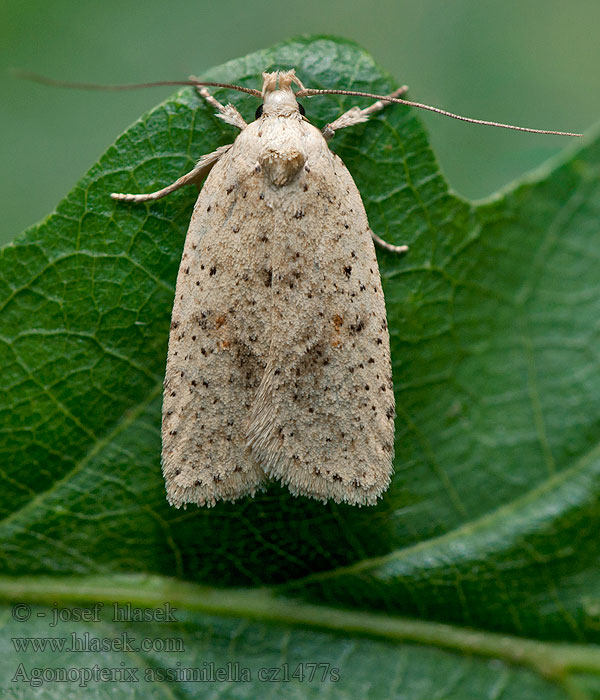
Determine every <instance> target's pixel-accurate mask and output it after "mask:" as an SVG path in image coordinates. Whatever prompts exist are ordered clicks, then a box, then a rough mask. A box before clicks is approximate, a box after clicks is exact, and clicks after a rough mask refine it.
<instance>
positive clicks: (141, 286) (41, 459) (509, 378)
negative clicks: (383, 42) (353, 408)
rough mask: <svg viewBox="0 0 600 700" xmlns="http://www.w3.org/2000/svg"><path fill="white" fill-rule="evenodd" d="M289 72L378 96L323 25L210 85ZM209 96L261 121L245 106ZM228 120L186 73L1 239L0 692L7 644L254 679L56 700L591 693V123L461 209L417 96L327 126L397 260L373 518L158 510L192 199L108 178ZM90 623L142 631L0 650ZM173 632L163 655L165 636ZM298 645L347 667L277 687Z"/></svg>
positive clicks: (351, 511) (308, 104) (598, 577)
mask: <svg viewBox="0 0 600 700" xmlns="http://www.w3.org/2000/svg"><path fill="white" fill-rule="evenodd" d="M291 67H295V68H296V70H297V73H298V75H299V76H300V77H301V79H302V80H303V82H304V83H305V84H306V85H309V86H311V87H339V88H348V89H354V90H369V91H371V92H378V93H385V92H389V91H391V90H392V89H393V88H394V87H396V84H395V83H394V81H393V80H392V78H391V77H390V76H388V75H387V74H386V73H385V72H384V71H382V70H381V69H380V68H378V67H377V66H376V65H375V63H374V62H373V60H372V59H371V58H370V57H369V56H368V55H367V54H366V53H365V52H364V51H362V50H361V49H360V48H358V47H357V46H355V45H354V44H351V43H349V42H346V41H343V40H339V39H332V38H327V37H308V38H299V39H296V40H293V41H290V42H287V43H285V44H281V45H278V46H276V47H274V48H273V49H269V50H267V51H261V52H258V53H256V54H252V55H250V56H247V57H246V58H243V59H239V60H236V61H232V62H230V63H228V64H226V65H224V66H222V67H220V68H217V69H214V70H212V71H210V72H209V73H207V74H205V75H204V76H203V77H205V78H206V79H213V80H222V81H227V82H233V83H237V84H243V85H248V86H251V87H258V86H260V73H261V71H263V70H267V69H273V68H279V69H285V68H291ZM215 94H216V95H217V96H218V97H219V98H221V99H223V100H228V99H231V101H232V102H234V103H235V104H236V105H237V106H238V107H239V108H240V110H241V111H242V114H244V115H245V116H246V117H247V118H248V119H250V118H251V117H252V115H253V114H254V111H255V109H256V101H255V100H253V98H251V97H248V96H246V95H240V94H238V93H234V94H231V93H230V92H228V93H224V92H221V91H216V93H215ZM107 101H108V98H107ZM354 101H355V100H353V98H343V97H341V96H329V97H319V98H312V99H310V100H305V108H306V112H307V116H308V117H309V118H310V119H311V121H313V122H314V123H315V124H317V125H319V126H321V125H324V124H325V123H326V122H328V121H331V120H333V119H334V118H335V117H336V116H337V115H339V114H340V112H341V111H342V110H343V109H345V108H348V107H349V106H351V105H352V104H353V103H354ZM107 108H108V106H107ZM465 128H476V127H465ZM234 138H235V130H234V129H233V128H232V127H228V126H226V125H224V124H223V123H222V122H221V121H220V120H218V119H217V118H216V117H215V116H214V114H213V110H212V109H211V108H209V107H207V106H206V105H205V104H204V102H203V101H201V100H200V99H199V98H198V97H197V96H196V95H195V94H194V92H193V91H192V90H191V89H185V90H182V91H181V92H179V93H178V94H177V95H175V96H174V97H173V98H171V99H170V100H168V101H166V102H165V103H163V104H161V105H159V106H158V107H157V108H156V109H154V110H153V111H152V112H150V113H149V114H147V115H144V116H143V117H142V118H141V119H140V120H139V121H138V122H136V123H135V124H134V125H133V126H132V127H131V128H130V129H129V130H128V131H127V132H126V133H125V134H124V135H123V136H121V137H120V138H119V139H118V140H117V141H116V143H115V144H114V146H111V147H110V148H109V149H108V151H107V152H106V153H105V154H104V155H103V156H102V157H101V158H100V159H99V161H98V162H97V163H96V164H95V165H94V166H93V167H92V169H91V170H90V171H89V172H88V173H87V175H86V176H85V177H84V178H83V179H82V180H81V181H80V182H79V183H78V184H77V185H76V186H75V188H74V189H73V191H72V192H71V193H70V194H69V195H68V196H67V197H66V198H65V199H64V200H63V201H62V202H61V203H60V204H59V206H58V207H57V210H56V212H54V213H53V214H51V215H50V216H49V217H48V218H47V219H46V220H44V221H43V222H42V223H41V224H39V225H38V226H36V227H34V228H33V229H30V230H29V231H27V232H25V233H24V234H23V235H22V236H20V237H18V238H17V239H16V240H15V242H14V243H13V244H12V245H10V246H8V247H6V248H5V249H4V250H2V252H1V257H0V296H1V297H2V300H1V302H0V303H1V308H2V313H1V316H0V323H1V331H0V371H1V372H2V380H1V382H0V386H1V387H2V402H1V404H0V411H1V416H2V425H1V432H0V436H1V437H0V455H1V462H0V465H1V466H0V469H1V470H2V471H1V473H2V481H3V489H2V491H1V492H0V509H1V510H2V521H1V522H0V538H1V541H2V547H1V551H0V572H1V573H2V575H3V576H2V578H0V597H2V599H3V600H5V601H10V602H13V603H21V604H23V605H25V604H29V603H32V604H33V603H36V604H40V605H41V606H45V607H41V608H39V609H38V608H34V609H33V610H32V612H31V618H30V619H29V620H27V621H21V620H19V619H18V614H17V619H15V618H14V617H13V616H12V613H14V610H15V608H9V607H7V608H6V609H5V612H4V613H3V615H4V621H5V635H4V636H3V639H2V641H1V642H0V644H1V647H0V648H2V651H3V652H4V653H3V654H2V655H1V656H0V669H1V670H2V675H1V677H2V678H3V679H4V683H5V687H6V689H7V692H10V693H13V694H15V693H16V694H15V695H12V696H13V697H30V693H31V692H32V691H31V688H30V686H28V685H27V684H26V682H25V681H24V680H23V678H22V677H19V678H17V680H14V682H13V679H14V676H15V673H16V671H17V669H18V667H19V663H21V662H22V663H23V664H24V668H25V670H28V671H29V672H30V671H31V669H32V668H34V667H35V668H46V667H49V668H54V669H56V668H68V667H77V668H83V667H86V668H87V667H91V666H93V665H94V663H96V662H97V663H99V665H100V666H102V667H106V668H115V669H119V668H123V666H122V665H121V664H124V666H127V667H136V668H138V669H140V671H139V674H140V675H141V676H143V675H144V673H145V669H150V672H152V670H153V669H156V668H158V667H169V668H174V667H175V666H176V664H177V662H180V663H181V667H186V668H187V667H196V668H202V665H203V664H204V663H206V664H210V663H211V662H214V664H215V665H216V666H217V667H221V668H225V667H227V664H228V663H229V662H231V663H235V662H238V663H239V664H240V665H241V666H242V667H248V668H249V670H250V675H251V676H252V680H250V681H248V682H246V681H243V680H241V679H239V680H238V681H236V680H235V679H230V680H229V681H218V680H215V681H206V682H202V683H201V682H199V681H197V682H194V681H186V680H181V679H180V678H179V679H177V680H172V681H171V680H170V681H168V682H161V681H151V680H148V681H145V680H143V681H142V682H139V683H137V684H135V683H127V682H125V681H123V682H118V681H119V679H114V678H113V680H112V681H110V682H106V683H102V682H100V683H96V684H95V685H94V683H92V684H91V685H90V688H88V689H87V690H86V689H85V688H82V687H80V686H79V685H78V683H77V682H68V681H65V682H60V681H59V680H56V679H54V680H52V679H51V680H49V681H48V682H44V685H43V688H44V692H47V693H49V695H48V697H55V696H56V697H65V695H64V693H65V692H66V691H67V690H68V691H69V692H72V693H73V697H80V696H81V697H83V695H84V693H85V694H86V695H87V693H88V692H92V695H93V694H94V693H95V694H97V696H98V697H104V695H103V693H105V692H106V689H107V688H109V687H110V688H113V689H114V690H115V691H118V692H117V695H116V696H114V695H113V697H121V696H123V697H136V698H137V697H147V696H148V695H149V694H151V693H153V694H156V696H157V697H162V696H163V695H164V696H167V697H194V696H196V695H197V694H198V693H204V692H210V693H214V694H215V696H216V695H217V694H219V695H220V696H221V697H240V698H245V697H248V698H254V697H262V695H264V694H267V693H272V694H277V695H278V696H279V695H282V696H283V697H313V696H317V695H318V694H319V693H325V694H327V693H328V694H329V695H330V696H331V697H336V698H338V697H339V698H357V697H360V698H363V697H364V698H384V697H385V698H387V697H397V698H410V699H412V698H424V699H430V698H436V699H437V698H483V697H490V698H500V697H503V698H519V700H520V699H522V698H530V697H531V698H539V697H544V698H567V697H568V698H577V699H583V698H593V697H600V647H598V646H597V645H598V642H599V641H600V593H599V591H600V568H599V566H598V564H599V553H600V539H599V538H598V535H597V533H598V526H599V524H600V506H599V503H598V494H599V493H600V448H598V438H599V436H600V418H599V416H600V373H599V369H600V366H599V365H600V361H599V355H598V352H597V349H596V342H597V336H598V332H599V323H598V311H600V286H599V284H598V274H597V259H598V252H597V246H595V245H594V241H595V238H597V235H598V233H599V228H600V226H599V224H598V221H599V220H600V219H599V214H600V169H599V164H600V139H597V138H596V139H595V140H594V138H589V139H587V140H586V141H584V144H583V146H582V147H580V148H579V150H575V147H574V146H571V147H570V148H569V150H568V151H567V153H566V155H564V156H563V157H562V158H561V159H560V160H558V161H556V162H554V163H552V164H551V165H549V166H548V167H546V168H544V169H543V170H541V171H539V172H536V173H535V174H533V175H532V176H530V177H529V178H528V179H526V180H524V181H523V182H521V183H519V184H517V185H515V186H513V187H512V188H510V189H508V190H506V191H505V192H503V193H501V194H499V195H498V196H497V197H494V198H493V199H491V200H489V201H487V202H483V203H479V204H477V205H475V204H471V203H469V202H465V201H463V200H461V199H459V198H457V197H456V196H455V195H453V194H452V193H451V192H450V191H449V190H448V186H447V184H446V182H445V181H444V178H443V177H442V175H441V174H440V172H439V170H438V168H437V164H436V161H435V158H434V156H433V154H432V153H431V151H430V149H429V147H428V144H427V139H426V136H425V134H424V132H423V129H422V127H421V125H420V122H419V120H418V117H417V116H416V114H415V112H414V111H412V110H409V109H408V108H404V107H401V106H398V105H395V106H393V107H389V108H387V109H386V110H385V111H384V112H383V113H382V114H379V115H377V116H375V117H373V118H372V119H371V120H370V121H369V122H368V123H366V124H362V125H360V126H357V127H354V128H352V129H348V130H347V131H346V133H345V132H344V131H342V132H340V133H339V134H338V135H336V137H335V139H334V140H333V142H332V148H334V149H335V150H336V152H337V153H339V154H340V156H341V157H342V159H343V160H344V162H345V163H346V165H347V166H348V167H349V169H350V171H351V172H352V174H353V176H354V178H355V180H356V183H357V185H358V187H359V189H360V191H361V193H362V196H363V200H364V203H365V206H366V209H367V213H368V215H369V220H370V222H371V226H372V228H373V230H374V231H376V232H377V233H378V234H379V235H380V236H382V237H383V238H385V239H386V240H388V241H390V242H392V243H408V244H409V245H410V252H409V254H408V255H406V256H405V257H398V256H395V255H393V254H390V253H388V252H385V251H384V252H380V253H379V254H378V255H379V260H380V265H381V272H382V278H383V282H384V290H385V293H386V304H387V309H388V320H389V327H390V334H391V341H392V356H393V361H394V381H395V388H396V400H397V410H398V418H397V421H396V433H397V440H396V460H395V468H396V474H395V477H394V481H393V484H392V487H391V488H390V490H389V492H388V493H387V494H386V497H385V498H384V499H383V501H382V502H381V503H380V504H379V505H378V506H376V507H373V508H362V509H358V508H353V507H350V506H339V505H335V504H329V505H326V506H324V505H322V504H320V503H316V502H313V501H310V500H308V499H304V498H293V497H291V496H290V495H289V494H288V493H287V492H286V491H285V490H283V489H281V488H280V487H279V486H278V485H273V487H272V488H271V489H270V490H269V491H268V492H267V493H266V494H262V495H260V496H258V497H256V498H254V499H246V500H244V501H241V502H239V503H236V504H223V503H222V504H219V505H217V506H216V507H215V508H212V509H202V510H199V509H191V508H190V509H188V510H181V511H180V510H176V509H172V508H170V507H169V506H168V505H167V503H166V500H165V496H164V486H163V482H162V476H161V472H160V457H159V455H160V435H159V425H160V395H161V384H162V373H163V369H164V362H165V353H166V342H167V334H168V327H169V314H170V308H171V303H172V297H173V291H174V283H175V277H176V273H177V267H178V261H179V256H180V254H181V248H182V245H183V240H184V236H185V231H186V228H187V222H188V220H189V217H190V213H191V208H192V206H193V202H194V192H193V191H192V188H186V189H184V190H182V191H179V192H177V193H175V194H173V195H171V196H170V197H168V198H166V199H165V200H161V201H159V202H155V203H152V204H143V205H124V204H122V203H115V202H113V201H112V200H111V199H110V197H109V193H110V192H113V191H120V192H138V191H151V190H153V189H158V188H160V187H162V186H164V185H166V184H168V183H170V182H172V181H173V180H175V179H177V177H179V176H180V175H181V174H183V173H184V172H187V171H188V170H189V169H190V168H191V166H192V165H193V164H194V162H195V161H196V160H197V159H198V157H199V156H200V155H202V154H203V153H208V152H210V151H212V150H214V149H215V148H216V147H217V146H219V145H222V144H226V143H230V142H231V141H232V140H233V139H234ZM515 138H535V137H531V136H524V135H515ZM578 146H579V144H578ZM134 574H135V575H136V576H135V577H132V575H134ZM124 575H127V576H125V577H124ZM167 600H169V601H174V602H173V604H174V605H176V606H177V607H178V608H179V611H178V613H177V616H176V618H177V619H176V620H174V621H170V622H164V623H161V622H157V621H154V622H153V621H146V622H134V621H132V622H123V621H119V620H116V621H115V620H113V619H112V615H111V614H110V604H112V603H113V602H115V603H119V604H124V603H126V602H127V601H130V602H133V603H134V604H137V605H140V606H150V607H151V608H160V606H161V605H162V604H163V603H164V602H165V601H167ZM94 601H102V602H105V603H106V609H105V610H104V613H103V615H102V616H101V617H100V618H99V619H98V620H97V621H87V622H86V621H83V622H78V621H75V620H67V621H65V622H62V623H60V624H59V625H57V627H55V628H50V627H49V621H51V619H52V615H53V614H54V613H53V611H54V610H55V609H57V608H61V607H62V608H65V609H66V610H67V612H66V613H64V614H65V615H66V616H68V615H69V612H68V611H69V610H71V611H72V610H73V606H75V605H77V604H78V603H80V602H81V603H82V604H85V605H90V604H93V602H94ZM53 603H56V606H53ZM11 611H12V612H11ZM38 613H39V614H40V616H38ZM44 616H45V617H44ZM85 632H88V633H89V635H91V636H93V637H105V638H111V639H112V638H118V637H119V636H120V635H121V634H123V633H128V634H130V635H131V636H133V637H135V638H138V639H142V638H148V639H154V640H159V642H156V644H155V646H154V648H153V649H152V650H149V651H136V652H135V653H134V652H131V651H120V650H119V649H115V648H111V649H110V650H107V651H106V653H105V654H92V653H83V652H82V653H76V652H66V651H64V650H63V651H62V652H60V651H48V650H46V651H45V652H43V651H32V649H31V648H30V649H29V651H21V652H18V651H16V649H15V643H14V642H12V641H11V638H13V637H15V638H16V637H17V636H18V635H23V636H24V637H30V638H32V637H40V636H42V637H43V636H54V637H61V636H66V637H67V638H69V639H70V635H71V634H72V633H76V634H77V635H83V634H84V633H85ZM165 638H181V639H182V640H183V642H182V644H183V647H184V648H183V650H180V651H177V652H173V651H170V652H167V651H165V650H164V649H163V650H160V649H157V645H158V646H160V640H162V639H165ZM310 663H317V664H318V663H323V664H326V663H328V664H330V667H329V668H337V669H339V680H335V679H334V678H333V677H332V676H331V675H329V676H328V677H327V678H326V679H325V680H324V681H320V680H319V681H318V682H315V681H314V679H313V681H308V680H307V678H304V679H303V680H301V679H300V678H299V676H298V675H296V676H295V677H294V678H292V679H291V680H290V681H289V682H283V678H282V676H281V674H283V673H284V672H283V670H282V669H283V668H284V667H285V664H288V666H287V668H288V672H289V673H290V674H291V673H292V670H297V668H298V667H299V665H301V666H300V669H301V672H305V671H306V668H305V666H306V664H310ZM178 668H180V667H178ZM261 668H278V669H279V671H278V672H279V673H280V682H272V683H269V682H268V681H265V680H260V679H259V678H258V676H259V670H260V669H261ZM48 673H49V674H50V675H51V673H50V672H48ZM40 692H41V691H40ZM19 693H22V695H21V694H19ZM44 697H46V696H44Z"/></svg>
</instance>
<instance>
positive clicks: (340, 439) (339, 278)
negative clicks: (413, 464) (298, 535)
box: [248, 142, 394, 505]
mask: <svg viewBox="0 0 600 700" xmlns="http://www.w3.org/2000/svg"><path fill="white" fill-rule="evenodd" d="M323 143H324V142H323ZM324 148H325V150H323V152H321V153H319V154H312V156H313V157H312V158H309V160H308V164H309V165H310V168H309V172H306V171H303V172H302V173H301V174H300V176H299V184H298V187H296V188H295V190H294V196H293V197H289V195H288V196H286V193H285V192H281V191H280V192H279V193H277V195H275V194H274V195H273V197H274V199H276V198H277V197H279V202H277V201H273V202H272V203H271V204H272V207H273V209H274V211H276V212H277V216H276V222H277V231H276V233H275V237H276V239H277V245H274V246H273V248H272V252H271V264H272V267H273V281H272V285H273V289H272V292H273V309H272V324H273V335H272V338H271V345H270V348H269V355H268V363H267V366H266V370H265V373H264V376H263V378H262V381H261V384H260V388H259V391H258V394H257V398H256V401H255V403H254V405H253V409H252V416H251V424H250V430H249V433H248V437H249V444H250V445H251V447H252V452H253V454H254V455H255V458H256V460H257V461H258V462H259V463H260V464H261V466H262V467H263V468H264V469H265V471H266V472H267V473H268V474H270V475H272V476H274V477H276V478H277V479H280V480H281V481H282V482H283V483H284V484H286V485H287V486H288V487H289V489H290V491H291V492H292V493H294V494H300V495H305V496H310V497H312V498H316V499H319V500H322V501H326V500H328V499H333V500H335V501H337V502H340V501H345V502H347V503H351V504H356V505H363V504H372V503H374V502H375V501H376V499H377V497H378V496H379V495H380V494H381V493H382V492H383V491H385V489H386V488H387V487H388V485H389V482H390V476H391V474H392V460H393V445H394V392H393V384H392V372H391V364H390V350H389V336H388V330H387V322H386V313H385V303H384V297H383V292H382V288H381V280H380V276H379V269H378V266H377V259H376V257H375V250H374V246H373V242H372V239H371V234H370V230H369V226H368V222H367V218H366V214H365V211H364V207H363V204H362V201H361V199H360V195H359V193H358V190H357V188H356V185H355V184H354V182H353V180H352V178H351V176H350V174H349V173H348V171H347V169H346V168H345V166H344V165H343V163H342V162H341V160H340V159H339V158H337V156H334V155H333V154H332V153H331V152H330V151H329V149H328V148H327V147H326V146H325V147H324ZM284 189H285V188H282V190H284Z"/></svg>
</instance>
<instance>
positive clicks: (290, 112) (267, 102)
mask: <svg viewBox="0 0 600 700" xmlns="http://www.w3.org/2000/svg"><path fill="white" fill-rule="evenodd" d="M269 117H291V118H296V119H302V115H301V114H300V108H299V107H298V102H297V101H296V96H295V95H294V93H293V91H292V90H291V89H290V88H287V89H284V90H272V91H271V92H267V93H266V94H265V96H264V101H263V118H269Z"/></svg>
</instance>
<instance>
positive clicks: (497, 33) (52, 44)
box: [0, 0, 600, 243]
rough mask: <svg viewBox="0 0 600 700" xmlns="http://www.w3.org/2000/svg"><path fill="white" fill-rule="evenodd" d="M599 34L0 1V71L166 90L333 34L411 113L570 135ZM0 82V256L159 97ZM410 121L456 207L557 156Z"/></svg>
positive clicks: (407, 14) (357, 11)
mask: <svg viewBox="0 0 600 700" xmlns="http://www.w3.org/2000/svg"><path fill="white" fill-rule="evenodd" d="M599 29H600V2H598V0H577V1H576V2H573V3H566V2H564V0H503V1H502V2H495V3H491V2H486V1H485V0H418V2H417V1H415V0H412V1H409V0H385V1H382V2H364V1H363V2H360V1H355V0H344V1H341V0H337V1H331V2H328V1H327V0H319V2H315V1H314V0H298V2H278V3H274V2H272V1H271V0H269V1H267V0H249V1H246V2H242V1H240V0H230V1H227V0H222V1H221V2H190V1H189V0H168V1H165V0H145V2H143V3H142V2H128V1H127V0H119V2H117V1H116V0H103V1H102V2H93V1H91V0H89V1H88V2H85V1H84V2H81V0H79V1H74V0H52V1H51V2H49V1H48V0H0V36H1V42H0V66H2V67H4V68H9V67H19V68H23V69H28V70H31V71H37V72H43V73H45V74H47V75H51V76H54V77H56V78H61V79H64V80H83V81H96V82H135V81H147V80H159V79H181V78H185V77H187V76H188V74H190V73H200V72H202V71H203V70H205V69H206V68H208V67H210V66H212V65H216V64H219V63H222V62H224V61H226V60H228V59H230V58H235V57H237V56H242V55H244V54H246V53H248V52H250V51H254V50H256V49H259V48H263V47H267V46H270V45H272V44H274V43H277V42H279V41H281V40H283V39H286V38H289V37H291V36H294V35H296V34H301V33H328V34H337V35H340V36H345V37H348V38H350V39H354V40H355V41H357V42H359V43H360V44H361V45H362V46H364V47H365V48H366V49H367V50H368V51H370V52H371V53H372V54H373V55H374V56H375V58H376V59H377V60H378V61H379V63H380V64H381V65H383V66H384V67H385V68H386V69H387V70H388V71H390V72H391V73H392V74H394V75H395V76H396V78H397V80H398V81H399V82H401V83H407V84H408V85H409V86H410V97H411V98H412V99H415V100H419V101H423V102H429V103H430V104H434V105H438V106H442V107H445V108H447V109H450V110H453V111H456V112H459V113H461V114H467V115H469V116H475V117H480V118H487V119H494V120H499V121H510V122H513V123H516V124H523V125H527V126H534V127H539V128H552V129H564V130H573V131H579V130H585V129H586V128H588V127H589V126H590V125H591V124H592V123H594V122H595V121H597V120H598V119H599V118H600V90H599V89H598V83H599V80H598V66H599V65H600V41H599ZM0 80H1V81H2V85H1V90H2V99H1V105H0V133H1V137H0V138H1V140H2V153H1V158H0V168H1V170H2V174H1V185H2V189H1V192H2V213H3V217H2V219H3V226H2V229H1V230H0V243H3V242H6V241H8V240H11V239H12V238H14V236H15V235H16V234H17V233H19V232H20V231H21V230H22V229H24V228H26V227H27V226H29V225H31V224H33V223H35V222H36V221H38V220H39V219H40V218H42V217H43V216H45V215H46V214H47V213H49V212H50V211H51V210H52V209H53V207H54V206H55V205H56V203H57V202H58V201H59V199H60V198H61V197H62V196H63V195H64V194H66V193H67V192H68V191H69V189H70V188H71V187H72V186H73V184H74V183H75V182H76V180H77V179H78V178H79V177H80V176H81V175H82V174H83V173H84V172H85V171H86V170H87V168H88V167H89V166H90V165H91V164H92V163H93V162H94V160H95V159H96V158H97V156H98V155H99V154H100V153H102V152H103V151H104V150H105V149H106V147H107V146H108V145H109V144H110V143H111V142H112V141H114V139H115V138H116V137H117V135H118V134H119V133H120V132H121V131H123V130H124V129H125V128H126V127H127V126H128V124H130V123H131V122H132V121H133V120H134V119H135V118H136V117H138V116H139V115H140V114H141V113H142V112H143V111H145V110H146V109H148V108H150V107H152V106H153V105H154V104H156V103H158V102H160V101H161V100H162V99H163V98H164V97H166V96H167V95H168V94H170V93H171V92H172V91H173V90H174V89H172V88H162V89H154V90H147V91H133V92H129V93H107V92H105V93H102V92H100V93H93V92H92V93H90V92H80V91H67V90H56V89H50V88H46V87H43V86H39V85H34V84H29V83H26V82H22V81H18V80H15V79H14V78H11V77H10V76H9V75H8V74H7V73H6V71H3V72H2V75H1V76H0ZM257 87H258V86H257ZM422 116H423V120H424V121H425V123H426V125H427V128H428V130H429V133H430V136H431V141H432V144H433V147H434V149H435V151H436V153H437V155H438V158H439V160H440V163H441V166H442V169H443V170H444V172H445V173H446V176H447V178H448V180H449V182H450V184H451V186H452V187H453V188H454V189H455V190H457V191H458V192H459V193H461V194H463V195H465V196H467V197H470V198H481V197H485V196H487V195H489V194H491V193H492V192H494V191H495V190H497V189H498V188H500V187H502V186H504V185H505V184H507V183H508V182H510V181H511V180H512V179H514V178H515V177H518V176H519V175H520V174H522V173H524V172H525V171H527V170H530V169H531V168H533V167H535V166H537V165H539V164H540V163H542V162H543V161H544V160H545V159H547V158H548V157H550V156H552V155H553V154H555V153H556V152H558V151H559V150H560V149H561V148H562V147H563V146H564V145H566V144H567V143H568V141H569V140H568V139H562V138H558V137H550V136H547V137H543V136H531V135H526V134H518V133H514V132H505V131H502V130H498V129H489V128H484V127H477V126H470V125H466V124H462V123H459V122H455V121H453V120H450V119H444V118H441V117H436V116H434V115H430V114H427V113H423V115H422ZM198 155H201V154H198Z"/></svg>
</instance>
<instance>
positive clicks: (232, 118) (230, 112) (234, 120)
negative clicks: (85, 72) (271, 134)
mask: <svg viewBox="0 0 600 700" xmlns="http://www.w3.org/2000/svg"><path fill="white" fill-rule="evenodd" d="M190 80H196V78H194V76H191V77H190ZM196 91H197V93H198V94H199V95H200V97H203V98H204V99H205V100H206V101H207V102H208V104H209V105H210V106H211V107H214V108H215V109H216V110H217V111H218V112H219V114H217V117H219V119H222V120H223V121H224V122H226V123H227V124H232V125H233V126H237V128H238V129H239V130H240V131H243V130H244V129H245V128H246V127H247V126H248V124H247V123H246V121H245V120H244V117H242V115H241V114H240V113H239V112H238V111H237V109H236V108H235V107H234V106H233V105H222V104H221V103H220V102H219V100H217V99H215V98H214V97H213V96H212V95H211V94H210V92H209V91H208V90H207V89H206V88H205V87H200V86H199V85H198V86H197V87H196Z"/></svg>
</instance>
